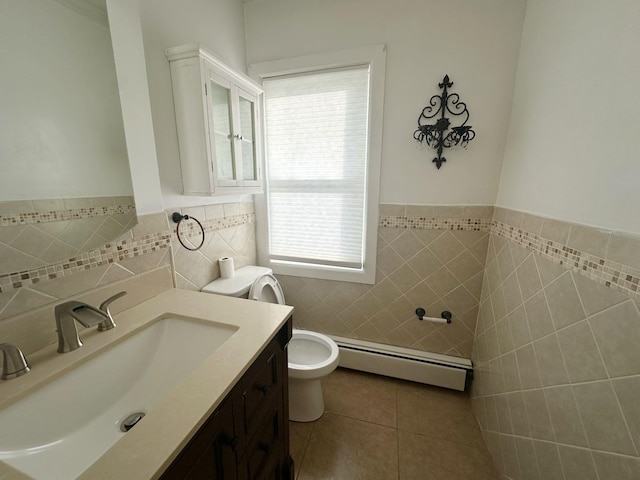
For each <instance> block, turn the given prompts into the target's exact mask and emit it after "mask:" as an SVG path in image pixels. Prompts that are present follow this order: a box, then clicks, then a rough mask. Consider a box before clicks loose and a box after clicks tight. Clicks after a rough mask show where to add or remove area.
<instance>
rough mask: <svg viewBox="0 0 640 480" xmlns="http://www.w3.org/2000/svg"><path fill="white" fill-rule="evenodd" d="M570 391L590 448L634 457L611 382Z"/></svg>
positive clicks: (577, 387) (582, 385)
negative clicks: (575, 402)
mask: <svg viewBox="0 0 640 480" xmlns="http://www.w3.org/2000/svg"><path fill="white" fill-rule="evenodd" d="M573 391H574V393H575V397H576V401H577V403H578V410H579V411H580V416H581V417H582V422H583V425H584V429H585V431H586V433H587V439H588V441H589V446H590V447H591V448H593V449H596V450H605V451H607V452H616V453H622V454H626V455H637V452H636V449H635V447H634V446H633V443H632V441H631V437H630V436H629V432H628V431H627V427H626V423H625V421H624V418H623V416H622V412H621V411H620V408H619V407H618V402H617V400H616V396H615V394H614V391H613V388H612V386H611V383H610V382H609V381H604V382H595V383H586V384H581V385H574V386H573Z"/></svg>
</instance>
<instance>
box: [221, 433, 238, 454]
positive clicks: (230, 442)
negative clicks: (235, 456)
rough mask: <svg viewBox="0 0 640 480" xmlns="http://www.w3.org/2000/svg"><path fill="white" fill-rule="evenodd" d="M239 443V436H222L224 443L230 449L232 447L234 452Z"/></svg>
mask: <svg viewBox="0 0 640 480" xmlns="http://www.w3.org/2000/svg"><path fill="white" fill-rule="evenodd" d="M239 441H240V440H239V439H238V436H237V435H234V436H233V437H230V436H229V435H226V434H223V436H222V443H224V444H225V445H227V446H228V447H231V449H232V450H233V451H234V452H235V450H236V447H237V446H238V443H239Z"/></svg>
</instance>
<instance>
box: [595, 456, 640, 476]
mask: <svg viewBox="0 0 640 480" xmlns="http://www.w3.org/2000/svg"><path fill="white" fill-rule="evenodd" d="M593 459H594V460H595V462H596V469H597V471H598V475H599V477H600V478H601V479H602V478H607V479H608V478H611V479H615V480H636V479H638V478H640V459H638V458H631V457H623V456H621V455H611V454H608V453H604V452H595V451H594V452H593Z"/></svg>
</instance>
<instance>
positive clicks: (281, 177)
mask: <svg viewBox="0 0 640 480" xmlns="http://www.w3.org/2000/svg"><path fill="white" fill-rule="evenodd" d="M263 86H264V91H265V125H266V153H267V169H266V170H267V172H266V181H267V192H268V198H267V201H268V212H269V256H270V259H271V260H276V261H286V262H298V263H306V264H316V265H331V266H339V267H347V268H355V269H362V268H363V262H364V240H365V213H366V193H367V192H366V181H367V178H366V177H367V145H368V139H367V132H368V125H367V122H368V117H369V115H368V108H369V66H358V67H350V68H346V69H340V70H330V71H321V72H312V73H305V74H297V75H290V76H283V77H272V78H266V79H264V84H263Z"/></svg>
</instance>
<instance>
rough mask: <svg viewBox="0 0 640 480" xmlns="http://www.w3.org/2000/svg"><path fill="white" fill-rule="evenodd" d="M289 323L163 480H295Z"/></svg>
mask: <svg viewBox="0 0 640 480" xmlns="http://www.w3.org/2000/svg"><path fill="white" fill-rule="evenodd" d="M290 338H291V319H289V320H288V321H287V323H286V324H285V325H284V326H283V327H282V328H281V329H280V330H279V331H278V333H277V334H276V336H275V337H274V339H273V340H272V341H271V342H270V343H269V344H268V345H267V346H266V347H265V349H264V350H263V351H262V352H261V353H260V355H259V356H258V358H257V359H256V361H255V362H254V363H253V364H252V365H251V366H250V367H249V369H248V370H247V372H246V373H245V374H244V375H243V377H242V378H241V379H240V381H239V382H238V383H237V384H236V385H235V386H234V388H233V389H232V390H231V392H230V393H229V395H227V397H226V398H225V399H224V401H223V402H222V404H221V405H220V406H219V407H218V408H217V409H216V411H215V412H214V413H213V414H212V415H211V416H210V417H209V418H208V419H207V421H206V422H205V424H204V425H203V426H202V427H201V428H200V430H199V431H198V433H196V435H194V437H193V438H192V439H191V440H190V442H189V443H188V444H187V446H186V447H185V448H184V450H182V452H180V455H179V456H178V457H177V458H176V459H175V460H174V461H173V463H172V464H171V465H170V466H169V467H168V468H167V470H166V471H165V472H164V473H163V474H162V476H161V479H162V480H178V479H185V480H186V479H188V480H291V479H293V461H292V459H291V456H290V454H289V422H288V412H289V404H288V398H289V397H288V379H287V348H286V346H287V344H288V343H289V339H290Z"/></svg>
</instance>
